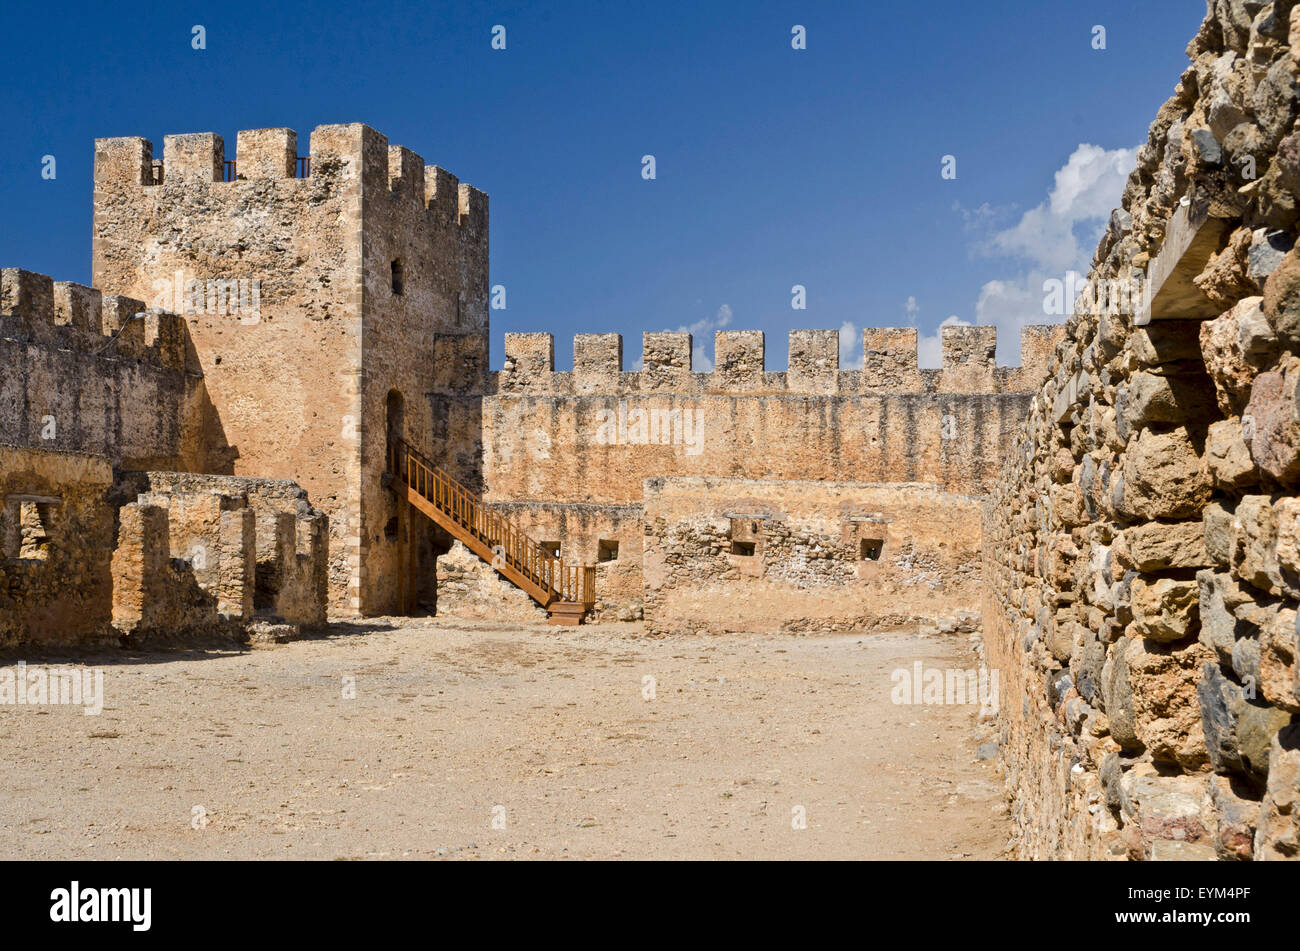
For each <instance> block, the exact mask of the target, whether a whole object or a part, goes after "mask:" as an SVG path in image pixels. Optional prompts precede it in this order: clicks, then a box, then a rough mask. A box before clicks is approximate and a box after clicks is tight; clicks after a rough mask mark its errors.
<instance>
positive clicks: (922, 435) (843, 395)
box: [483, 327, 1059, 505]
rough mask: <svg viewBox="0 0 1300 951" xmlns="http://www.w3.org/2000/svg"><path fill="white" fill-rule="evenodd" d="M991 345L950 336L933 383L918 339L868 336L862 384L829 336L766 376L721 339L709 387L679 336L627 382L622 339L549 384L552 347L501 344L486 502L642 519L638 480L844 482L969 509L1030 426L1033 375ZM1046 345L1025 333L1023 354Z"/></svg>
mask: <svg viewBox="0 0 1300 951" xmlns="http://www.w3.org/2000/svg"><path fill="white" fill-rule="evenodd" d="M995 333H996V330H995V328H992V327H946V328H944V332H943V342H944V355H945V356H944V361H945V362H944V366H943V368H942V369H940V370H920V369H917V367H916V336H915V331H914V330H910V329H907V330H891V331H876V332H869V333H868V336H867V339H866V341H865V351H866V365H867V366H868V367H869V369H867V370H863V371H857V370H839V369H838V362H839V349H838V348H839V342H838V334H837V333H836V332H835V331H794V332H792V333H791V334H790V365H789V369H788V370H787V371H786V372H784V373H772V372H767V371H765V370H764V369H763V335H762V334H761V333H759V332H754V331H742V332H728V331H723V332H719V333H718V335H717V338H716V342H717V348H716V353H717V361H716V366H715V369H714V370H713V372H711V373H694V372H693V371H692V369H691V339H690V335H689V334H670V333H659V334H646V335H645V338H644V348H645V359H644V362H643V366H642V369H641V370H639V371H634V372H627V371H624V370H623V369H622V341H621V338H620V337H619V335H617V334H598V335H579V336H578V337H577V338H576V339H575V341H574V370H573V371H572V372H555V370H554V344H553V340H552V338H551V336H550V335H549V334H507V335H506V364H505V368H504V369H503V370H501V371H500V372H499V373H498V374H497V376H496V392H495V393H494V394H493V395H491V396H489V397H487V398H486V399H485V400H484V408H483V433H484V436H483V447H484V449H483V453H484V466H483V469H484V481H485V482H486V485H487V497H488V499H489V500H492V501H525V500H527V501H565V502H587V503H592V504H597V505H629V504H640V503H641V501H642V489H641V486H642V483H643V481H644V480H645V479H647V478H654V477H675V476H696V477H704V476H717V477H733V478H745V479H810V480H827V481H836V480H843V479H844V478H845V477H846V476H852V477H853V478H855V479H859V480H869V481H879V482H894V481H899V482H932V483H936V484H939V485H942V486H944V487H945V488H946V489H948V490H949V491H953V492H960V493H975V494H977V493H980V492H983V491H986V490H987V489H988V488H989V487H990V486H991V485H992V483H993V481H994V480H995V479H996V478H997V475H998V469H999V460H1000V458H1001V456H1002V453H1003V452H1004V451H1005V449H1006V447H1007V446H1008V445H1009V436H1010V434H1011V433H1012V432H1013V431H1014V428H1015V425H1016V423H1017V422H1018V421H1019V419H1020V418H1021V417H1022V416H1023V415H1024V413H1025V412H1026V411H1027V408H1028V402H1029V398H1028V396H1025V395H1022V394H1020V393H1017V392H1016V389H1015V388H1016V387H1027V386H1029V385H1030V384H1028V383H1026V382H1025V381H1027V380H1031V379H1036V378H1037V377H1038V376H1039V375H1040V373H1041V372H1042V370H1043V368H1042V367H1041V365H1035V364H1032V363H1031V364H1027V365H1025V366H1023V367H1018V368H999V367H996V366H994V364H993V348H994V346H995V344H996V337H995V336H994V335H995ZM1055 333H1059V330H1057V329H1055V328H1029V329H1028V330H1027V331H1026V335H1025V336H1026V347H1025V351H1026V353H1027V354H1030V355H1031V356H1032V355H1035V354H1039V353H1041V352H1042V346H1041V343H1040V341H1042V340H1043V339H1051V338H1052V335H1053V334H1055ZM909 348H910V349H909ZM900 386H901V387H904V388H903V389H901V390H900V389H899V387H900ZM907 387H913V388H912V389H908V388H907Z"/></svg>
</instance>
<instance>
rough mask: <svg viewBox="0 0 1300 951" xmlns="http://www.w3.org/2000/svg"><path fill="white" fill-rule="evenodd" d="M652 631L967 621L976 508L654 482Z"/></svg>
mask: <svg viewBox="0 0 1300 951" xmlns="http://www.w3.org/2000/svg"><path fill="white" fill-rule="evenodd" d="M645 525H646V528H645V553H644V559H645V560H644V575H645V619H646V628H647V630H649V631H651V632H653V633H663V634H668V633H683V632H708V633H726V632H728V631H773V630H781V631H795V632H803V631H860V630H872V629H880V628H888V627H899V626H903V625H915V624H917V623H918V622H925V623H928V622H932V621H935V620H936V619H937V618H938V617H940V616H948V615H955V614H957V613H959V612H973V611H975V610H977V609H978V607H979V603H980V592H981V585H980V574H979V551H980V532H981V527H980V502H979V500H978V499H976V498H972V497H966V496H957V495H953V494H950V493H947V492H944V491H942V489H940V488H939V487H937V486H932V485H915V484H910V485H909V484H894V485H871V484H863V483H846V482H806V481H789V482H770V481H752V480H743V479H693V478H679V479H650V480H648V481H647V483H646V503H645Z"/></svg>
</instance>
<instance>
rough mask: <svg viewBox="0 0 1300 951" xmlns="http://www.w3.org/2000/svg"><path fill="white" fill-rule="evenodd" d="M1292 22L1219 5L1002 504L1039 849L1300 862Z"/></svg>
mask: <svg viewBox="0 0 1300 951" xmlns="http://www.w3.org/2000/svg"><path fill="white" fill-rule="evenodd" d="M1288 18H1289V19H1288ZM1298 36H1300V7H1298V8H1296V9H1294V10H1293V9H1292V7H1291V4H1290V3H1281V2H1279V3H1276V4H1260V3H1255V4H1250V3H1244V2H1237V0H1217V2H1215V3H1213V4H1211V9H1210V14H1209V15H1208V16H1207V18H1206V20H1205V23H1204V24H1203V26H1202V28H1201V30H1200V31H1199V33H1198V34H1197V36H1196V38H1195V39H1194V40H1193V41H1192V43H1191V45H1190V47H1189V49H1188V52H1189V55H1190V56H1191V57H1192V58H1193V61H1194V62H1193V65H1192V67H1191V68H1189V69H1188V71H1187V72H1186V73H1185V74H1184V75H1183V77H1182V80H1181V81H1180V82H1179V85H1178V88H1177V90H1176V92H1175V95H1174V97H1173V98H1172V99H1171V100H1169V102H1167V103H1166V104H1165V105H1164V106H1163V107H1162V108H1161V109H1160V112H1159V114H1158V116H1157V118H1156V120H1155V122H1154V123H1153V124H1152V126H1151V131H1150V136H1149V139H1148V142H1147V144H1146V145H1144V146H1143V147H1142V148H1141V149H1140V150H1139V153H1138V162H1137V168H1136V170H1135V171H1134V172H1133V174H1132V175H1131V176H1130V178H1129V181H1128V186H1127V188H1126V190H1125V193H1124V207H1123V209H1122V210H1119V211H1116V212H1115V213H1114V214H1113V215H1112V217H1111V222H1110V227H1109V229H1108V231H1107V232H1106V234H1105V236H1104V237H1103V239H1102V242H1101V245H1100V247H1099V248H1098V251H1097V255H1096V258H1095V261H1096V264H1095V266H1094V269H1093V271H1092V273H1091V274H1090V276H1089V278H1090V282H1091V284H1092V286H1093V287H1104V286H1115V285H1116V284H1118V285H1121V286H1122V285H1130V284H1136V285H1139V286H1141V287H1142V292H1141V294H1140V295H1137V296H1136V297H1135V300H1136V302H1137V307H1135V308H1134V309H1133V310H1131V311H1130V310H1126V309H1125V308H1124V307H1123V306H1117V304H1116V301H1115V299H1114V298H1113V297H1111V298H1110V299H1109V300H1104V299H1102V298H1101V297H1100V296H1098V295H1093V296H1092V297H1091V299H1083V300H1081V301H1080V304H1079V305H1078V306H1077V307H1076V313H1075V315H1074V316H1073V317H1072V318H1071V320H1070V321H1069V323H1068V325H1067V327H1066V338H1065V340H1064V341H1063V342H1062V343H1061V344H1060V345H1059V346H1058V348H1057V351H1056V355H1055V359H1054V360H1053V362H1052V365H1051V368H1050V376H1049V377H1048V379H1047V380H1046V381H1045V382H1044V383H1043V385H1042V386H1041V387H1040V389H1039V391H1038V394H1037V396H1036V397H1035V399H1034V400H1033V403H1032V408H1031V412H1030V414H1029V418H1028V420H1027V421H1026V423H1025V424H1024V425H1023V426H1022V429H1021V432H1020V435H1019V439H1018V440H1017V442H1016V444H1015V448H1014V450H1013V452H1012V453H1011V458H1010V459H1009V460H1008V463H1007V466H1006V469H1005V471H1004V473H1003V477H1002V479H1001V480H999V482H998V485H997V488H996V489H995V491H994V493H993V496H992V498H991V500H990V502H989V505H988V508H987V511H986V516H985V534H986V543H985V574H986V578H987V581H988V585H989V588H988V593H987V600H986V604H985V632H986V641H987V642H986V650H987V654H988V657H989V660H990V663H992V664H993V665H994V666H996V667H998V668H1000V669H1001V671H1002V683H1003V684H1004V696H1005V697H1006V698H1008V699H1007V700H1006V702H1004V703H1003V704H1002V708H1001V731H1002V732H1001V739H1002V750H1003V756H1004V762H1005V766H1006V776H1007V785H1008V790H1009V793H1010V795H1011V797H1012V799H1013V802H1014V806H1013V817H1014V819H1015V822H1016V843H1017V851H1018V854H1019V855H1020V856H1021V857H1024V858H1106V857H1125V856H1127V857H1129V858H1134V859H1161V858H1215V857H1218V858H1223V859H1249V858H1255V859H1276V858H1300V808H1298V807H1300V725H1298V723H1300V721H1297V719H1296V714H1297V713H1300V691H1298V689H1297V688H1298V687H1300V668H1298V667H1297V663H1296V658H1297V653H1298V650H1300V638H1298V633H1297V632H1298V630H1300V628H1297V615H1296V608H1297V600H1298V599H1300V543H1298V540H1300V521H1298V518H1297V516H1300V498H1297V491H1298V490H1300V402H1298V401H1297V383H1300V257H1298V256H1297V254H1296V252H1295V251H1289V250H1288V249H1290V248H1291V247H1292V246H1293V244H1294V243H1295V237H1296V233H1297V221H1298V219H1300V213H1298V211H1297V206H1296V199H1295V195H1296V191H1297V186H1300V133H1297V132H1296V131H1295V122H1296V117H1297V112H1298V97H1297V90H1300V85H1298V81H1300V63H1298V61H1297V50H1296V43H1295V38H1297V37H1298Z"/></svg>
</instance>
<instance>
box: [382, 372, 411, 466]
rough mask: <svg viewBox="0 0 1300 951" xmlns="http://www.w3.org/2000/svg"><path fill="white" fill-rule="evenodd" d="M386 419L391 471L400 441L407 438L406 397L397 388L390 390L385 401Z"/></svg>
mask: <svg viewBox="0 0 1300 951" xmlns="http://www.w3.org/2000/svg"><path fill="white" fill-rule="evenodd" d="M384 420H385V433H386V443H385V458H386V459H387V460H388V466H389V471H392V469H393V462H394V459H395V455H394V454H395V452H396V450H397V445H398V441H399V440H405V439H406V399H405V398H404V397H403V396H402V394H401V393H400V392H399V391H397V390H389V391H388V397H387V399H386V400H385V401H384Z"/></svg>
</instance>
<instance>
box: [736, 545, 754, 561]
mask: <svg viewBox="0 0 1300 951" xmlns="http://www.w3.org/2000/svg"><path fill="white" fill-rule="evenodd" d="M731 553H732V554H733V555H741V556H743V557H745V558H752V557H754V543H753V542H732V543H731Z"/></svg>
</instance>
